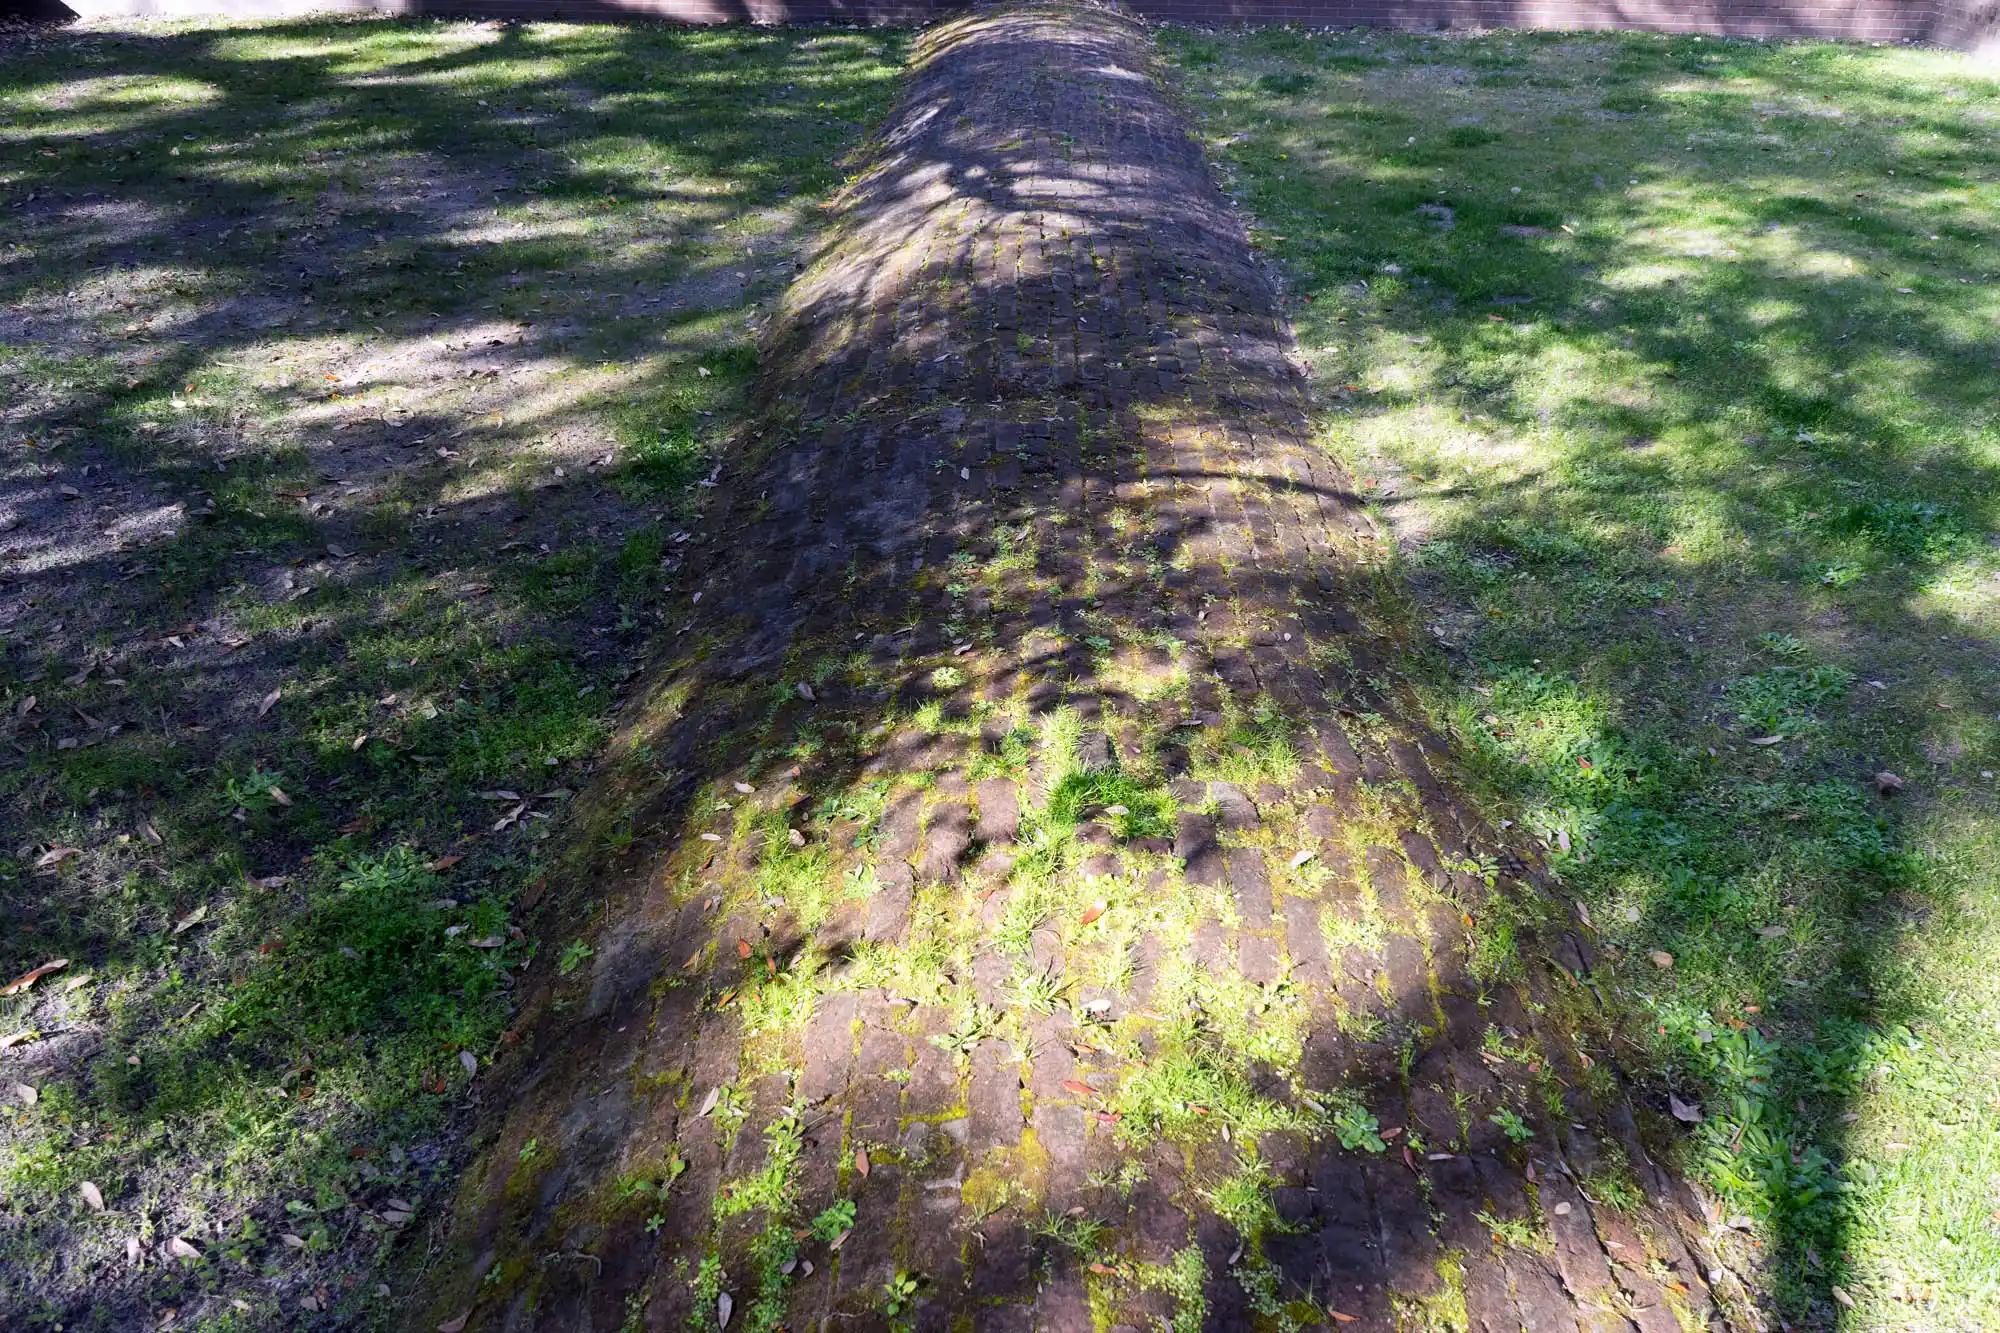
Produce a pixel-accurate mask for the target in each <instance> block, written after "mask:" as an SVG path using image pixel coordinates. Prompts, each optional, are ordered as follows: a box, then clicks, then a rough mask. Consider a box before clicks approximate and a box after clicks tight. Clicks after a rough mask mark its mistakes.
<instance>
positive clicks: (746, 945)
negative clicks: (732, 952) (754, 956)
mask: <svg viewBox="0 0 2000 1333" xmlns="http://www.w3.org/2000/svg"><path fill="white" fill-rule="evenodd" d="M736 956H737V957H738V958H744V959H747V958H749V957H750V941H749V940H738V941H736Z"/></svg>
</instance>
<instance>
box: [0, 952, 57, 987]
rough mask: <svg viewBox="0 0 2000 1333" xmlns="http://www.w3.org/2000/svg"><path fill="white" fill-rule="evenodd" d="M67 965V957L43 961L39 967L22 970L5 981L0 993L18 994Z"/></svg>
mask: <svg viewBox="0 0 2000 1333" xmlns="http://www.w3.org/2000/svg"><path fill="white" fill-rule="evenodd" d="M68 966H69V959H67V958H52V959H50V960H49V961H48V962H46V963H43V964H42V965H41V966H40V967H38V968H35V969H34V970H33V971H30V972H24V973H22V974H21V975H20V976H18V977H15V978H14V979H13V980H12V981H10V982H8V983H7V985H6V987H5V988H4V989H0V995H19V994H20V993H21V992H22V991H24V990H26V989H28V987H30V986H32V985H34V984H35V983H36V982H37V981H40V980H41V979H42V978H43V977H45V976H47V975H48V974H49V973H51V972H60V971H62V970H63V969H64V968H66V967H68Z"/></svg>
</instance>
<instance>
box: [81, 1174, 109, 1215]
mask: <svg viewBox="0 0 2000 1333" xmlns="http://www.w3.org/2000/svg"><path fill="white" fill-rule="evenodd" d="M76 1189H77V1193H79V1194H81V1195H83V1201H84V1202H85V1203H86V1204H88V1205H89V1206H90V1211H91V1212H93V1213H101V1212H103V1211H104V1191H103V1190H101V1189H99V1188H97V1186H96V1185H95V1184H93V1183H92V1182H91V1181H88V1180H86V1181H84V1182H83V1183H82V1184H80V1185H78V1186H77V1187H76Z"/></svg>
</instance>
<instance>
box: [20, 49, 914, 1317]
mask: <svg viewBox="0 0 2000 1333" xmlns="http://www.w3.org/2000/svg"><path fill="white" fill-rule="evenodd" d="M900 56H901V38H900V37H899V36H898V35H897V34H894V33H884V32H868V33H860V32H835V31H823V32H813V31H807V30H799V31H791V32H759V31H750V30H732V31H715V32H691V31H680V30H673V29H647V28H633V27H619V28H611V27H590V26H567V27H555V26H546V27H545V26H518V25H516V26H502V25H497V24H462V23H431V22H413V23H403V22H375V21H368V22H304V23H282V24H261V25H240V26H228V25H225V26H212V25H211V26H192V25H142V26H135V27H128V28H98V29H90V28H83V29H74V30H68V31H62V32H53V33H36V34H27V35H22V34H18V33H16V34H13V35H10V36H9V37H8V38H7V39H6V43H5V45H4V46H0V124H4V129H0V180H4V182H5V185H6V193H7V195H8V198H9V203H10V206H11V210H12V211H11V212H10V214H9V216H10V217H11V218H13V219H14V225H13V227H12V228H11V229H10V231H9V234H8V237H7V239H6V241H5V242H4V244H0V377H4V378H5V380H6V382H7V384H8V386H9V390H10V392H9V393H8V394H7V395H6V396H5V397H4V399H0V714H4V719H5V720H4V722H0V741H4V742H5V743H6V744H7V745H8V746H9V747H10V749H11V753H10V755H9V762H8V763H7V764H6V765H5V766H4V767H0V831H4V834H5V837H4V840H0V979H8V978H12V977H14V976H16V975H19V974H21V973H24V972H26V971H27V970H28V969H30V968H32V967H35V966H37V965H40V964H42V963H44V962H47V961H50V960H53V959H58V958H66V959H67V960H68V965H67V967H65V968H64V969H62V970H60V971H57V972H55V973H54V974H52V975H49V976H47V977H45V978H44V979H42V980H40V981H39V982H37V983H36V984H35V985H34V987H33V988H32V989H30V990H28V991H26V992H25V993H24V994H18V995H15V996H12V997H8V998H0V1034H9V1033H17V1032H21V1033H28V1034H32V1038H33V1039H31V1040H26V1041H23V1042H20V1043H18V1044H13V1045H11V1046H10V1047H9V1048H8V1049H7V1050H6V1052H5V1054H4V1056H0V1060H4V1071H0V1072H4V1074H5V1079H4V1081H0V1086H4V1087H6V1088H10V1089H13V1091H12V1092H10V1093H9V1094H8V1095H7V1097H6V1099H5V1100H6V1102H7V1109H6V1111H5V1113H4V1116H0V1197H4V1203H0V1274H4V1276H0V1323H4V1324H6V1325H7V1327H9V1328H21V1329H39V1328H45V1327H47V1328H53V1327H57V1326H62V1325H65V1324H66V1325H68V1326H70V1327H77V1326H80V1324H79V1321H80V1320H82V1319H83V1318H84V1313H85V1312H86V1311H90V1312H92V1313H93V1315H94V1317H96V1318H100V1319H110V1320H112V1321H113V1322H116V1321H118V1320H120V1319H122V1318H124V1317H125V1314H130V1315H131V1317H132V1318H134V1319H138V1318H141V1317H142V1315H141V1312H146V1311H149V1312H151V1313H150V1314H149V1315H145V1316H143V1317H145V1318H146V1319H147V1320H148V1322H151V1321H152V1320H153V1319H155V1318H157V1319H162V1320H163V1319H164V1318H166V1317H167V1315H163V1314H162V1313H161V1312H163V1311H168V1312H171V1311H173V1310H178V1311H179V1314H180V1317H181V1319H182V1321H183V1322H184V1323H186V1324H188V1325H189V1326H192V1325H193V1324H195V1323H196V1322H199V1321H200V1320H201V1319H203V1318H208V1317H211V1316H213V1317H216V1318H228V1319H235V1320H238V1321H239V1323H238V1324H233V1325H231V1326H244V1327H248V1326H251V1325H252V1324H255V1326H258V1327H276V1326H280V1325H282V1326H285V1327H296V1326H302V1325H305V1324H308V1323H310V1322H311V1321H312V1320H313V1319H315V1318H318V1319H321V1320H323V1321H325V1322H326V1323H328V1324H329V1325H338V1326H341V1327H352V1326H356V1325H358V1324H363V1323H366V1322H368V1321H370V1320H371V1319H374V1318H376V1317H378V1315H379V1314H380V1313H381V1312H380V1311H376V1310H374V1309H372V1308H371V1303H373V1302H374V1301H375V1299H376V1298H375V1296H374V1294H373V1293H374V1292H375V1291H376V1286H375V1281H374V1280H373V1278H371V1277H368V1276H367V1274H368V1270H369V1269H370V1268H371V1266H373V1265H375V1264H378V1263H379V1262H381V1261H382V1260H383V1258H384V1257H385V1256H386V1255H387V1253H388V1251H389V1249H390V1247H391V1246H392V1245H393V1243H394V1240H395V1237H396V1236H397V1235H398V1233H399V1232H402V1231H404V1230H405V1229H407V1228H411V1227H413V1226H417V1227H420V1226H422V1225H424V1223H425V1221H427V1220H428V1219H426V1218H425V1217H424V1214H425V1213H426V1211H427V1210H428V1209H429V1208H430V1207H431V1205H432V1204H433V1203H434V1202H435V1200H436V1199H437V1197H438V1196H439V1194H440V1193H441V1192H442V1191H444V1190H446V1189H448V1188H449V1186H450V1185H451V1183H452V1180H453V1174H452V1172H453V1168H454V1166H455V1164H456V1159H455V1156H454V1151H455V1143H456V1135H457V1134H458V1133H459V1132H460V1131H461V1130H462V1129H463V1128H464V1127H465V1125H466V1124H467V1123H468V1122H469V1119H470V1116H469V1110H470V1107H471V1106H472V1105H473V1104H474V1102H475V1101H476V1099H477V1098H478V1096H479V1091H480V1083H479V1079H480V1076H481V1071H483V1069H484V1067H485V1064H486V1062H487V1060H488V1059H489V1057H490V1056H491V1055H492V1054H493V1053H494V1052H495V1051H496V1050H497V1049H498V1047H499V1044H500V1043H501V1042H502V1039H503V1030H504V1028H505V1025H506V1022H507V1017H508V1013H509V1008H510V985H511V982H510V977H511V976H513V975H515V974H516V973H517V970H518V966H519V965H523V964H525V963H526V961H527V960H528V957H529V954H530V952H531V949H532V946H531V944H530V943H529V941H528V940H527V938H526V937H525V936H524V935H523V934H521V933H520V932H519V931H518V930H516V929H515V928H514V927H513V926H512V924H511V918H512V917H513V916H514V915H516V914H517V913H518V912H519V911H520V910H521V909H522V908H523V907H524V906H526V905H529V904H530V903H532V901H533V899H534V897H535V895H536V894H537V893H539V891H540V890H539V884H540V876H541V870H540V848H541V846H542V844H543V840H544V839H545V838H547V836H548V834H549V831H550V830H551V829H552V828H553V827H554V826H555V825H556V823H557V822H558V821H559V819H560V817H561V814H562V812H563V809H564V801H565V799H566V797H567V796H568V794H569V791H570V789H572V788H574V787H577V786H579V785H580V784H581V782H582V780H583V778H584V775H585V773H586V771H587V770H588V769H589V768H590V767H591V764H592V759H593V756H594V755H595V754H596V752H597V750H598V748H599V746H600V744H601V743H602V742H603V740H604V739H605V738H606V737H607V736H608V735H609V734H610V732H611V729H612V725H613V722H614V715H615V713H616V710H617V707H618V701H617V697H616V696H617V693H618V687H619V686H620V685H621V684H622V682H624V681H625V680H626V679H627V678H628V677H629V676H631V675H632V674H633V673H634V671H635V670H636V663H637V662H638V661H640V660H641V658H642V656H643V644H644V643H645V641H646V639H647V638H648V636H649V635H650V634H652V633H653V632H655V631H657V630H659V629H660V628H661V625H660V620H659V614H658V612H657V609H656V608H657V607H658V606H659V604H660V603H661V600H662V598H663V597H664V595H665V594H666V593H667V591H668V589H669V587H670V585H671V584H672V582H673V580H674V577H675V570H676V568H677V566H678V565H679V563H680V561H681V558H682V556H683V555H685V554H686V553H687V552H688V551H689V550H691V549H694V545H698V543H699V542H700V541H701V540H702V537H701V536H700V535H699V528H698V526H697V525H696V524H695V523H694V522H693V521H692V520H693V518H694V516H695V515H696V514H697V512H698V509H699V498H700V496H701V494H702V485H701V483H703V482H704V481H706V480H707V479H708V478H709V477H710V475H711V474H712V473H713V471H714V470H715V468H716V467H717V466H718V464H719V463H720V462H721V461H722V460H723V459H724V458H725V457H727V456H728V455H729V453H730V451H731V450H733V449H737V448H741V447H746V446H747V445H748V444H749V443H751V441H748V440H745V439H743V438H742V437H741V433H740V422H741V420H742V416H741V410H740V409H741V401H742V395H743V390H744V389H745V387H746V386H747V384H748V383H749V381H750V378H751V376H752V375H753V373H754V371H755V367H756V359H757V358H756V351H755V340H756V336H757V333H758V331H759V326H760V323H761V320H762V318H763V313H762V312H763V306H764V302H765V300H766V298H768V297H770V296H772V295H774V294H775V293H776V292H777V291H778V290H780V289H781V288H782V287H783V285H784V284H785V283H786V281H788V280H789V278H790V276H791V274H792V273H793V271H794V269H795V265H796V263H797V262H799V261H800V260H801V259H802V257H803V255H804V253H805V250H806V248H807V246H808V243H809V242H810V240H811V238H812V236H813V234H814V231H815V229H816V226H817V222H816V219H817V217H818V210H817V208H816V207H815V203H816V200H817V199H818V197H819V196H821V195H822V194H823V193H824V192H825V191H826V190H827V189H828V188H829V187H830V186H832V185H833V184H835V183H837V181H838V179H839V172H840V170H841V167H840V158H841V154H842V153H843V152H844V151H845V150H846V149H847V148H848V147H849V146H851V145H852V144H853V143H854V142H855V141H856V140H857V139H858V137H859V135H860V133H861V132H862V130H863V128H864V127H865V126H866V125H867V124H868V123H870V122H871V121H872V120H874V119H875V118H876V117H877V116H878V115H879V114H880V113H881V112H882V110H883V109H884V108H885V106H886V103H887V99H888V97H889V95H890V94H891V92H892V91H893V88H894V85H895V81H896V76H897V69H898V66H899V63H900ZM691 544H694V545H691ZM770 874H771V876H772V877H773V880H774V882H776V881H782V882H785V883H790V882H792V881H795V880H798V879H801V878H802V875H801V874H800V873H799V871H798V868H796V867H786V866H782V865H777V864H774V865H773V866H772V867H771V868H770ZM588 956H589V948H588V946H587V945H585V944H581V943H578V944H574V945H572V946H571V953H570V954H567V955H565V957H564V959H563V965H562V969H561V970H562V971H564V972H567V971H571V970H574V969H575V968H578V967H581V966H583V965H584V964H585V962H586V960H587V958H588ZM800 1003H805V1004H809V1003H810V993H809V992H807V993H805V995H804V997H803V1000H801V999H800V998H799V997H796V996H793V995H791V994H786V993H778V992H776V991H775V990H774V993H772V994H771V995H769V996H766V997H764V1006H765V1008H766V1009H767V1010H768V1011H769V1012H770V1014H771V1016H772V1017H771V1021H772V1022H773V1023H778V1022H788V1021H792V1015H793V1013H794V1012H795V1010H796V1009H797V1007H798V1005H799V1004H800ZM21 1088H27V1089H30V1090H31V1093H27V1094H24V1093H23V1092H21ZM30 1096H32V1101H30ZM524 1161H525V1158H524ZM85 1182H89V1184H91V1185H93V1186H94V1187H96V1189H97V1190H98V1191H99V1192H101V1195H102V1199H103V1203H104V1208H103V1210H102V1211H101V1212H98V1211H96V1210H94V1208H93V1206H92V1205H91V1204H89V1203H88V1202H87V1201H86V1199H85V1197H84V1195H85V1193H86V1191H85V1190H84V1184H85ZM663 1188H664V1187H663ZM758 1206H759V1207H762V1208H765V1209H766V1210H767V1211H771V1212H772V1213H773V1215H774V1216H775V1215H776V1213H778V1212H782V1211H783V1210H782V1209H779V1208H776V1207H775V1205H773V1204H772V1203H770V1202H769V1201H760V1202H759V1204H758ZM413 1219H414V1220H413ZM128 1238H129V1242H130V1243H131V1244H134V1245H136V1246H137V1247H138V1248H137V1250H136V1251H135V1253H136V1255H137V1262H132V1261H130V1260H128V1254H127V1245H128ZM177 1242H178V1243H180V1244H181V1245H184V1246H185V1248H184V1249H182V1250H178V1251H177V1250H176V1248H175V1247H176V1243H177ZM177 1254H178V1256H179V1257H176V1256H177ZM383 1290H386V1288H384V1289H383ZM232 1302H242V1303H243V1306H242V1309H239V1310H235V1311H233V1312H232V1310H231V1303H232ZM244 1311H247V1313H245V1312H244ZM120 1312H125V1313H124V1314H121V1313H120Z"/></svg>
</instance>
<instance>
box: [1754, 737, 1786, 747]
mask: <svg viewBox="0 0 2000 1333" xmlns="http://www.w3.org/2000/svg"><path fill="white" fill-rule="evenodd" d="M1783 739H1785V738H1784V737H1783V736H1756V737H1753V738H1752V739H1751V741H1750V743H1751V744H1752V745H1776V744H1777V743H1778V742H1779V741H1781V740H1783Z"/></svg>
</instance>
